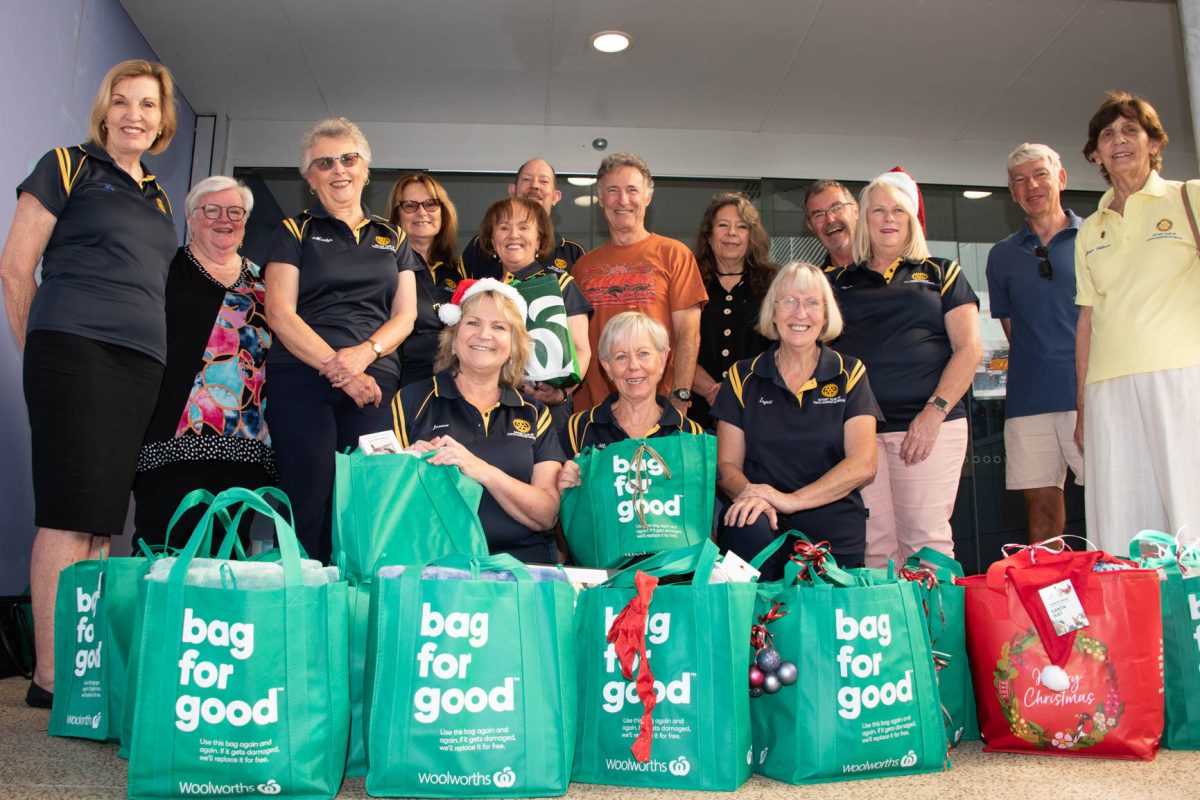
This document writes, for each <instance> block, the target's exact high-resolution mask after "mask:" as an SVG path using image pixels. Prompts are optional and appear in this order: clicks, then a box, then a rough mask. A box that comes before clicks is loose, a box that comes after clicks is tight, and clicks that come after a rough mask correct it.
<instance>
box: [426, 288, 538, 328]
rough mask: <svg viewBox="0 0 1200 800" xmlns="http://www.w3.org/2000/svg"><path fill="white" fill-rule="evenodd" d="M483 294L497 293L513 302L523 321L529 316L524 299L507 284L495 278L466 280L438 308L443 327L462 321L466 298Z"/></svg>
mask: <svg viewBox="0 0 1200 800" xmlns="http://www.w3.org/2000/svg"><path fill="white" fill-rule="evenodd" d="M483 292H499V293H500V294H502V295H504V296H505V297H507V298H508V299H509V300H511V301H512V302H513V305H515V306H516V307H517V311H519V312H520V313H521V319H524V318H525V317H526V316H528V314H529V306H528V305H527V304H526V303H525V298H524V297H521V293H520V292H518V291H517V290H516V289H514V288H513V287H512V286H509V285H508V284H507V283H501V282H500V281H498V280H496V279H495V278H479V279H478V280H476V279H475V278H468V279H467V280H465V281H460V282H459V284H458V288H456V289H455V290H454V296H453V297H451V298H450V302H449V303H442V304H441V306H439V307H438V317H439V318H440V319H441V320H442V324H443V325H457V324H458V321H459V320H461V319H462V304H463V302H465V301H466V299H467V298H468V297H474V296H475V295H477V294H482V293H483Z"/></svg>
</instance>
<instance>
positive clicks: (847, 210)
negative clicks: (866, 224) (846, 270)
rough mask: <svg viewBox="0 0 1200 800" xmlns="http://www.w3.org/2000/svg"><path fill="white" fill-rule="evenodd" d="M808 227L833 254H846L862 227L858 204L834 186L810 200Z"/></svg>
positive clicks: (805, 211) (806, 204) (807, 215)
mask: <svg viewBox="0 0 1200 800" xmlns="http://www.w3.org/2000/svg"><path fill="white" fill-rule="evenodd" d="M804 214H805V218H806V219H807V220H808V227H809V229H810V230H811V231H812V232H813V234H814V235H815V236H816V237H817V239H818V241H820V242H821V244H822V245H824V246H825V249H826V250H828V251H829V252H830V253H842V252H845V251H847V250H849V249H850V248H851V247H852V246H853V243H854V229H855V228H856V227H857V226H858V204H857V203H855V202H854V198H852V197H850V196H849V195H847V194H846V192H844V191H843V190H841V189H839V188H837V187H833V188H830V189H826V190H825V191H823V192H818V193H817V194H814V195H813V196H812V197H810V198H808V202H807V203H805V206H804Z"/></svg>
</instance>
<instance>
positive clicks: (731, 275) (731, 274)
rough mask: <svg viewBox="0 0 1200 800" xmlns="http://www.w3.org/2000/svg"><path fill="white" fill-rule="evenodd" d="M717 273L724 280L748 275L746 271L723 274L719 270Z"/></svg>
mask: <svg viewBox="0 0 1200 800" xmlns="http://www.w3.org/2000/svg"><path fill="white" fill-rule="evenodd" d="M716 272H717V274H718V275H720V276H721V277H722V278H732V277H733V276H734V275H745V274H746V270H742V271H741V272H721V270H717V271H716Z"/></svg>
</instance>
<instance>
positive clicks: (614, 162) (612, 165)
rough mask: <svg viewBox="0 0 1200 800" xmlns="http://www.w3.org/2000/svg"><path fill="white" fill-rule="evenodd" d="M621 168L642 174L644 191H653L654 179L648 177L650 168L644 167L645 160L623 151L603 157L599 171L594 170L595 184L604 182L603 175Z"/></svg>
mask: <svg viewBox="0 0 1200 800" xmlns="http://www.w3.org/2000/svg"><path fill="white" fill-rule="evenodd" d="M621 167H633V168H634V169H636V170H637V171H638V172H640V173H642V177H643V178H645V179H646V190H647V191H654V178H652V177H651V176H650V167H648V166H647V165H646V161H645V159H643V158H642V157H641V156H639V155H637V154H636V153H629V152H624V151H622V152H620V153H613V154H612V155H611V156H605V157H604V160H603V161H601V162H600V169H598V170H596V183H600V182H601V181H603V180H604V176H605V175H607V174H608V173H610V172H612V171H613V170H614V169H620V168H621Z"/></svg>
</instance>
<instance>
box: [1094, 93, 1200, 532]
mask: <svg viewBox="0 0 1200 800" xmlns="http://www.w3.org/2000/svg"><path fill="white" fill-rule="evenodd" d="M1166 144H1167V133H1166V131H1165V130H1163V126H1162V122H1161V121H1160V120H1159V117H1158V113H1157V112H1156V111H1155V110H1154V108H1153V107H1152V106H1151V105H1150V104H1149V103H1148V102H1146V100H1145V99H1144V98H1141V97H1138V96H1136V95H1131V94H1129V93H1127V92H1110V93H1109V95H1108V97H1107V98H1106V99H1105V100H1104V102H1103V103H1102V104H1101V105H1100V108H1099V110H1097V111H1096V113H1095V114H1094V115H1093V116H1092V119H1091V121H1090V122H1089V123H1088V139H1087V144H1086V145H1085V146H1084V148H1083V154H1084V156H1086V157H1087V159H1088V160H1089V161H1091V162H1092V163H1094V164H1099V165H1100V174H1101V175H1103V176H1104V179H1105V180H1107V181H1108V182H1109V184H1111V185H1112V188H1111V189H1109V190H1108V192H1106V193H1105V195H1104V196H1103V197H1102V198H1100V206H1099V208H1098V209H1097V211H1096V213H1095V214H1093V215H1092V216H1090V217H1088V218H1087V220H1085V221H1084V223H1083V225H1081V226H1080V228H1079V234H1078V236H1077V237H1076V240H1075V275H1076V296H1075V302H1076V304H1078V305H1079V306H1080V311H1079V323H1078V328H1077V330H1076V336H1075V365H1076V367H1075V369H1076V376H1077V378H1078V382H1077V388H1076V392H1077V393H1078V397H1077V406H1078V409H1079V413H1078V420H1077V423H1076V430H1075V439H1076V441H1077V442H1078V444H1079V446H1080V447H1081V448H1082V449H1083V453H1084V463H1083V470H1084V473H1086V474H1087V476H1088V486H1087V491H1086V493H1085V504H1086V510H1087V528H1088V537H1089V538H1090V539H1091V540H1092V541H1093V542H1096V543H1098V544H1099V545H1100V546H1101V547H1102V548H1103V549H1105V550H1111V551H1112V552H1123V551H1124V550H1125V548H1126V547H1127V545H1128V542H1129V539H1130V537H1132V536H1133V535H1134V534H1135V533H1137V532H1138V531H1140V530H1142V529H1144V528H1153V529H1156V530H1161V531H1172V532H1174V531H1177V530H1179V529H1180V528H1183V527H1184V526H1188V528H1189V530H1191V531H1195V530H1197V529H1198V528H1200V493H1198V492H1196V489H1195V486H1196V483H1197V480H1196V479H1197V478H1198V477H1200V467H1197V465H1196V460H1195V454H1196V452H1197V451H1200V314H1198V313H1197V311H1198V310H1200V263H1197V253H1196V247H1197V241H1196V240H1197V238H1198V237H1197V235H1196V233H1195V227H1194V222H1193V220H1192V219H1191V218H1192V216H1193V215H1192V214H1191V213H1189V211H1188V209H1187V208H1186V207H1185V197H1186V198H1187V199H1190V202H1191V207H1192V208H1193V209H1195V208H1197V207H1198V206H1200V182H1197V181H1189V182H1188V183H1187V185H1186V187H1185V185H1184V184H1181V183H1179V182H1177V181H1167V180H1163V179H1162V178H1161V177H1160V176H1159V174H1158V170H1159V169H1161V167H1162V150H1163V148H1164V147H1166ZM1185 190H1186V192H1187V195H1186V196H1185V195H1184V194H1183V192H1184V191H1185Z"/></svg>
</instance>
